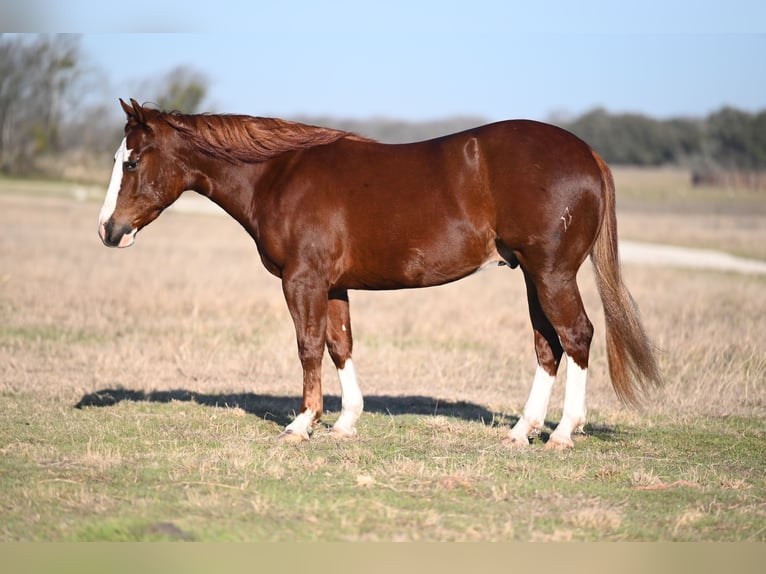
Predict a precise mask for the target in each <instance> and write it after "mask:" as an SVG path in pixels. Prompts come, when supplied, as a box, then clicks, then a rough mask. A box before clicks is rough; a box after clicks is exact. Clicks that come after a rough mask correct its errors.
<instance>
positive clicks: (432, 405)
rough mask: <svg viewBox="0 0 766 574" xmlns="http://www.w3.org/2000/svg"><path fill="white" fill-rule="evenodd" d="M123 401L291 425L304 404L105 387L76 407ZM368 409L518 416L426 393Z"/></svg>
mask: <svg viewBox="0 0 766 574" xmlns="http://www.w3.org/2000/svg"><path fill="white" fill-rule="evenodd" d="M122 401H133V402H150V403H169V402H171V401H182V402H194V403H197V404H200V405H204V406H208V407H228V408H240V409H242V410H243V411H245V412H246V413H248V414H251V415H255V416H257V417H260V418H262V419H264V420H268V421H272V422H275V423H277V424H279V425H283V426H284V425H287V424H288V423H290V421H291V420H292V417H293V416H295V412H296V409H297V407H298V406H299V405H300V402H301V401H300V397H296V396H287V395H284V396H283V395H265V394H256V393H223V394H205V393H197V392H193V391H187V390H185V389H174V390H170V391H151V392H144V391H134V390H129V389H104V390H100V391H96V392H93V393H88V394H87V395H85V396H83V397H82V398H81V399H80V401H79V402H78V403H77V404H76V405H75V408H77V409H81V408H83V407H109V406H112V405H115V404H117V403H120V402H122ZM340 406H341V401H340V397H339V396H337V395H325V397H324V410H325V412H327V413H338V412H340ZM364 410H365V412H367V413H382V414H389V415H405V414H409V415H443V416H447V417H454V418H458V419H463V420H466V421H474V422H480V423H483V424H486V425H491V424H494V422H495V421H497V420H499V419H501V418H502V419H503V420H504V421H506V423H507V421H508V420H510V421H511V422H512V423H515V421H516V420H518V419H517V418H516V417H509V416H507V415H503V414H501V413H497V412H493V411H490V410H489V409H487V408H485V407H483V406H481V405H477V404H475V403H471V402H466V401H444V400H440V399H437V398H433V397H426V396H422V395H408V396H389V395H369V396H365V397H364Z"/></svg>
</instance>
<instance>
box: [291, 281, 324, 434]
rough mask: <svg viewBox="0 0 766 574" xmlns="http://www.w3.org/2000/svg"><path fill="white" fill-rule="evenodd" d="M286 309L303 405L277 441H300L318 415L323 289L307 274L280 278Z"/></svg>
mask: <svg viewBox="0 0 766 574" xmlns="http://www.w3.org/2000/svg"><path fill="white" fill-rule="evenodd" d="M282 289H283V291H284V294H285V300H286V301H287V307H288V309H289V310H290V315H291V316H292V318H293V322H294V323H295V334H296V338H297V341H298V356H299V357H300V360H301V366H302V367H303V404H302V405H301V410H300V412H299V413H298V416H297V417H295V420H294V421H293V422H291V423H290V424H289V425H287V427H286V428H285V430H284V432H283V433H282V434H280V435H279V438H280V439H282V440H287V441H294V442H300V441H302V440H307V439H308V438H309V433H310V431H311V427H312V426H313V425H314V423H315V422H317V421H318V420H319V419H320V418H321V416H322V356H323V353H324V346H325V340H326V339H325V338H326V329H327V289H326V288H325V287H323V286H322V282H321V281H317V280H316V278H315V277H313V276H312V275H311V274H310V273H307V272H296V273H292V274H286V275H284V276H283V278H282Z"/></svg>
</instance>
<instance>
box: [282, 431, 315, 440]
mask: <svg viewBox="0 0 766 574" xmlns="http://www.w3.org/2000/svg"><path fill="white" fill-rule="evenodd" d="M277 440H278V441H279V442H283V443H299V442H303V441H304V440H309V437H308V435H303V434H301V433H297V432H295V431H292V430H286V431H283V432H282V433H281V434H280V435H279V436H278V437H277Z"/></svg>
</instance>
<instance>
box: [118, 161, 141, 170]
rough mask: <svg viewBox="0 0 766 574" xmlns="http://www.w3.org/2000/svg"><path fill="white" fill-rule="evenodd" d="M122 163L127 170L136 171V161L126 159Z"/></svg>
mask: <svg viewBox="0 0 766 574" xmlns="http://www.w3.org/2000/svg"><path fill="white" fill-rule="evenodd" d="M122 165H123V166H124V167H125V169H126V170H127V171H136V169H138V161H126V162H125V163H123V164H122Z"/></svg>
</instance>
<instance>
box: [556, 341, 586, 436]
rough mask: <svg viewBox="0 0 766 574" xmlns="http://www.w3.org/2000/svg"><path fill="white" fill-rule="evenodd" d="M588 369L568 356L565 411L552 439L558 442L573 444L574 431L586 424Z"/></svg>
mask: <svg viewBox="0 0 766 574" xmlns="http://www.w3.org/2000/svg"><path fill="white" fill-rule="evenodd" d="M587 380H588V369H587V368H585V369H583V368H581V367H580V366H579V365H578V364H577V363H575V362H574V360H572V358H571V357H569V356H567V383H566V390H565V393H564V413H563V415H562V416H561V422H559V424H558V426H557V427H556V430H555V431H553V434H551V439H553V440H554V441H556V442H558V443H563V444H567V445H571V444H572V433H573V432H574V431H576V430H578V429H582V427H583V426H584V425H585V387H586V383H587Z"/></svg>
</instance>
